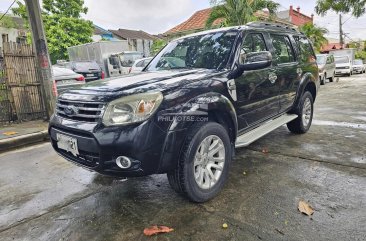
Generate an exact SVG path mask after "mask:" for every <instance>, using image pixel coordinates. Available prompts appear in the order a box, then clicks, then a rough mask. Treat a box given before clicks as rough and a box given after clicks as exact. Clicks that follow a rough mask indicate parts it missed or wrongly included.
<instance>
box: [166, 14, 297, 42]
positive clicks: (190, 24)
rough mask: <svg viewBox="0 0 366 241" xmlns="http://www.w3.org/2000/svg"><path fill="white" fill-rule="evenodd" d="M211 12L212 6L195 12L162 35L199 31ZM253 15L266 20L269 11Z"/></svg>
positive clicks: (215, 25) (218, 20)
mask: <svg viewBox="0 0 366 241" xmlns="http://www.w3.org/2000/svg"><path fill="white" fill-rule="evenodd" d="M211 12H212V8H206V9H202V10H199V11H197V12H195V13H194V14H193V15H192V16H191V17H190V18H188V19H187V20H186V21H184V22H183V23H181V24H178V25H177V26H175V27H174V28H172V29H170V30H168V31H166V32H165V33H164V34H163V35H164V36H166V37H167V38H168V39H171V38H175V37H180V36H184V35H187V34H190V33H194V32H199V31H202V30H205V29H206V22H207V20H208V18H209V16H210V14H211ZM254 15H255V16H256V17H257V18H258V19H259V20H263V21H266V20H268V19H269V18H270V15H269V12H266V11H257V12H256V13H254ZM223 21H224V20H223V19H217V20H215V21H214V22H213V26H214V27H220V26H221V25H222V24H223ZM271 21H274V22H278V23H282V24H290V23H289V22H286V21H284V20H280V19H271Z"/></svg>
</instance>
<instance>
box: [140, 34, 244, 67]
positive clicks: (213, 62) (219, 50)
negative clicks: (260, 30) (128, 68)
mask: <svg viewBox="0 0 366 241" xmlns="http://www.w3.org/2000/svg"><path fill="white" fill-rule="evenodd" d="M236 35H237V32H235V31H231V32H216V33H209V34H206V35H198V36H192V37H188V38H184V39H180V40H177V41H173V42H171V43H169V44H168V45H167V46H166V47H165V48H164V49H163V50H162V51H161V52H160V53H159V55H158V56H156V58H154V60H153V61H152V62H151V63H150V64H149V66H148V67H147V69H146V70H147V71H155V70H168V69H191V68H204V69H222V68H224V67H225V66H226V63H227V61H228V58H229V55H230V50H231V48H232V46H233V44H234V41H235V37H236Z"/></svg>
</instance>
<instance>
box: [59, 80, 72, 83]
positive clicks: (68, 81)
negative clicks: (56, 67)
mask: <svg viewBox="0 0 366 241" xmlns="http://www.w3.org/2000/svg"><path fill="white" fill-rule="evenodd" d="M73 82H74V81H73V80H63V81H62V82H61V83H62V84H71V83H73Z"/></svg>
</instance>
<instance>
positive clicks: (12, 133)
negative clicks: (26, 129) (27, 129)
mask: <svg viewBox="0 0 366 241" xmlns="http://www.w3.org/2000/svg"><path fill="white" fill-rule="evenodd" d="M15 134H18V132H15V131H8V132H4V133H3V135H5V136H13V135H15Z"/></svg>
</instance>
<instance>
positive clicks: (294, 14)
mask: <svg viewBox="0 0 366 241" xmlns="http://www.w3.org/2000/svg"><path fill="white" fill-rule="evenodd" d="M276 15H277V18H279V19H282V20H285V21H288V22H290V23H292V24H293V25H296V26H302V25H304V24H306V23H313V20H314V14H311V16H310V17H309V16H307V15H305V14H303V13H301V12H300V7H297V8H296V10H295V9H294V8H293V6H292V5H291V6H290V9H289V10H285V11H280V12H278V13H277V14H276Z"/></svg>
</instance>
